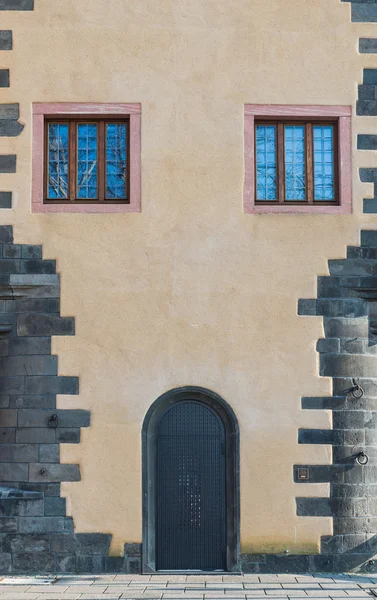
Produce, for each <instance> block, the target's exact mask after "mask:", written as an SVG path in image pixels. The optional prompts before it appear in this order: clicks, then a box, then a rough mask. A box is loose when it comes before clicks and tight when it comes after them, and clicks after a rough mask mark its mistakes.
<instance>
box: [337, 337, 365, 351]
mask: <svg viewBox="0 0 377 600" xmlns="http://www.w3.org/2000/svg"><path fill="white" fill-rule="evenodd" d="M365 350H366V340H363V339H353V340H342V341H341V343H340V352H341V353H345V354H364V353H365Z"/></svg>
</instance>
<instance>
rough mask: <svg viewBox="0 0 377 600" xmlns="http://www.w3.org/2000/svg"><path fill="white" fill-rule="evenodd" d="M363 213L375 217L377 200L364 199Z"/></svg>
mask: <svg viewBox="0 0 377 600" xmlns="http://www.w3.org/2000/svg"><path fill="white" fill-rule="evenodd" d="M363 213H364V214H366V215H374V214H376V213H377V198H364V200H363Z"/></svg>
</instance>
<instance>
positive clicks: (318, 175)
mask: <svg viewBox="0 0 377 600" xmlns="http://www.w3.org/2000/svg"><path fill="white" fill-rule="evenodd" d="M333 129H334V128H333V126H332V125H314V127H313V136H314V200H328V201H331V200H335V189H334V147H333V133H334V132H333Z"/></svg>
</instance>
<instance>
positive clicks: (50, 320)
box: [0, 260, 75, 336]
mask: <svg viewBox="0 0 377 600" xmlns="http://www.w3.org/2000/svg"><path fill="white" fill-rule="evenodd" d="M1 262H2V261H1V260H0V270H1ZM3 262H5V261H3ZM17 334H18V335H20V336H26V335H32V336H34V335H36V336H44V335H74V334H75V321H74V319H73V318H71V317H58V316H55V315H51V314H20V315H19V316H18V317H17Z"/></svg>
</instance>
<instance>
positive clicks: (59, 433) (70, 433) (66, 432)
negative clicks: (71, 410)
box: [56, 429, 81, 444]
mask: <svg viewBox="0 0 377 600" xmlns="http://www.w3.org/2000/svg"><path fill="white" fill-rule="evenodd" d="M80 436H81V430H80V429H57V430H56V441H57V442H58V443H59V444H79V443H80Z"/></svg>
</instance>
